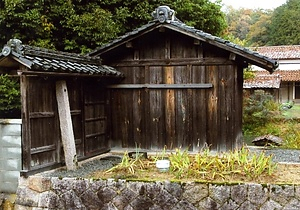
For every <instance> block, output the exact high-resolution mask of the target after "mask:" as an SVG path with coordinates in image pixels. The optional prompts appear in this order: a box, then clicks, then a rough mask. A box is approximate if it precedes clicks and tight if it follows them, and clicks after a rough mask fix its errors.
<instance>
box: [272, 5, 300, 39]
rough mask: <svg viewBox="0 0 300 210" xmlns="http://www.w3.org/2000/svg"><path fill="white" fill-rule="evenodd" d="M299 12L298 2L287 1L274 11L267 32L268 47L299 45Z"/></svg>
mask: <svg viewBox="0 0 300 210" xmlns="http://www.w3.org/2000/svg"><path fill="white" fill-rule="evenodd" d="M299 11H300V1H299V0H288V1H287V2H286V3H285V4H283V5H282V6H280V7H278V8H276V9H275V10H274V13H273V15H272V18H271V25H270V32H269V33H270V40H269V43H268V44H269V45H297V44H299V43H300V33H299V28H300V22H299V20H300V12H299Z"/></svg>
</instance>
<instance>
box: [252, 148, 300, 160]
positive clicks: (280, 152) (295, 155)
mask: <svg viewBox="0 0 300 210" xmlns="http://www.w3.org/2000/svg"><path fill="white" fill-rule="evenodd" d="M248 148H249V150H250V151H251V152H265V154H266V155H271V154H272V155H273V161H274V162H280V163H300V150H292V149H278V148H272V149H270V148H264V147H254V146H249V147H248Z"/></svg>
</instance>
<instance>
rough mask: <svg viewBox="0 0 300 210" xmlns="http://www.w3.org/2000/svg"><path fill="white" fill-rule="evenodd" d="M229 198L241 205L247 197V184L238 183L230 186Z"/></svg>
mask: <svg viewBox="0 0 300 210" xmlns="http://www.w3.org/2000/svg"><path fill="white" fill-rule="evenodd" d="M230 189H231V199H232V200H233V201H234V202H236V203H237V204H238V205H241V204H242V203H244V202H245V201H246V200H247V199H248V185H244V184H238V185H232V186H230Z"/></svg>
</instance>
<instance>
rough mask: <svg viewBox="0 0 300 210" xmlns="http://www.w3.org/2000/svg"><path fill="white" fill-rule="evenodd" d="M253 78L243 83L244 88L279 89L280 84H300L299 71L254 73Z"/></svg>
mask: <svg viewBox="0 0 300 210" xmlns="http://www.w3.org/2000/svg"><path fill="white" fill-rule="evenodd" d="M254 74H255V78H253V79H247V80H245V81H244V88H279V85H280V82H300V69H299V70H292V71H286V70H277V71H276V73H274V74H269V72H267V71H254Z"/></svg>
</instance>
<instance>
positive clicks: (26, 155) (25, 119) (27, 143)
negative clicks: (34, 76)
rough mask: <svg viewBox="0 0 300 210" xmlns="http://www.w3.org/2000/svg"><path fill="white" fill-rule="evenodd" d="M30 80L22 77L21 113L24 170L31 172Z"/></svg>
mask: <svg viewBox="0 0 300 210" xmlns="http://www.w3.org/2000/svg"><path fill="white" fill-rule="evenodd" d="M28 83H29V81H28V78H27V77H26V76H25V75H22V76H20V88H21V104H22V106H21V113H22V170H23V171H29V170H30V162H31V154H30V149H31V137H30V120H29V111H28V104H27V103H28V85H29V84H28Z"/></svg>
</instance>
